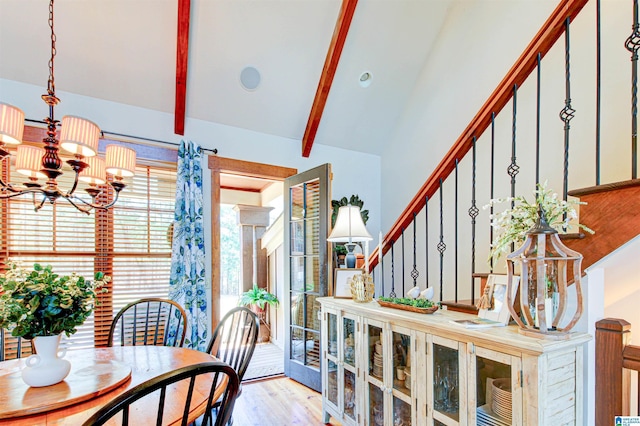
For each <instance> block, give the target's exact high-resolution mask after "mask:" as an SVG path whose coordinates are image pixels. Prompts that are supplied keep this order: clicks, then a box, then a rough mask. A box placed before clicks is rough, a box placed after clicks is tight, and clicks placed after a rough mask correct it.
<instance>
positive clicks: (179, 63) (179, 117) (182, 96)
mask: <svg viewBox="0 0 640 426" xmlns="http://www.w3.org/2000/svg"><path fill="white" fill-rule="evenodd" d="M190 17H191V0H178V42H177V45H176V52H177V53H176V109H175V121H174V132H175V134H177V135H184V120H185V115H186V103H187V66H188V64H189V21H190Z"/></svg>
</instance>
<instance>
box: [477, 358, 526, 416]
mask: <svg viewBox="0 0 640 426" xmlns="http://www.w3.org/2000/svg"><path fill="white" fill-rule="evenodd" d="M471 367H472V368H471V374H473V376H474V379H475V380H473V381H471V382H470V385H473V386H475V389H474V388H473V386H471V388H470V389H469V391H470V396H471V400H472V401H473V400H475V403H474V404H472V407H474V409H475V410H474V412H473V413H469V414H470V416H471V417H472V416H473V415H475V418H476V422H477V424H498V425H504V424H507V425H511V424H514V425H519V424H522V422H521V416H522V413H521V403H520V400H521V398H522V391H521V389H522V388H521V387H520V384H519V381H520V380H519V375H520V358H517V357H513V356H510V355H507V354H504V353H501V352H496V351H493V350H489V349H485V348H481V347H477V348H476V350H475V357H474V358H473V359H472V361H471Z"/></svg>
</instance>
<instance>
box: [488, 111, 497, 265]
mask: <svg viewBox="0 0 640 426" xmlns="http://www.w3.org/2000/svg"><path fill="white" fill-rule="evenodd" d="M495 119H496V113H495V112H492V113H491V180H490V182H489V193H490V194H489V199H490V200H493V195H494V190H493V189H494V183H495V175H496V174H495V159H496V156H495V146H496V126H495ZM489 217H490V223H489V241H490V243H491V244H493V225H492V222H493V203H491V206H490V207H489ZM489 272H493V258H491V259H489Z"/></svg>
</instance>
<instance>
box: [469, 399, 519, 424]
mask: <svg viewBox="0 0 640 426" xmlns="http://www.w3.org/2000/svg"><path fill="white" fill-rule="evenodd" d="M476 424H477V425H478V426H510V425H511V422H509V423H507V422H506V421H504V420H503V419H501V418H500V417H498V416H497V415H496V414H495V413H494V412H493V411H491V406H490V405H489V404H486V405H483V406H482V407H478V408H477V409H476Z"/></svg>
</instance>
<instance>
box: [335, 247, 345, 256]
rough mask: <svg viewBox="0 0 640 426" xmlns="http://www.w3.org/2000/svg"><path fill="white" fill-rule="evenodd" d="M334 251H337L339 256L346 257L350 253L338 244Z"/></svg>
mask: <svg viewBox="0 0 640 426" xmlns="http://www.w3.org/2000/svg"><path fill="white" fill-rule="evenodd" d="M333 251H335V252H336V255H338V256H346V255H347V252H348V251H347V248H346V247H345V246H344V244H336V247H335V249H334V250H333Z"/></svg>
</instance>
